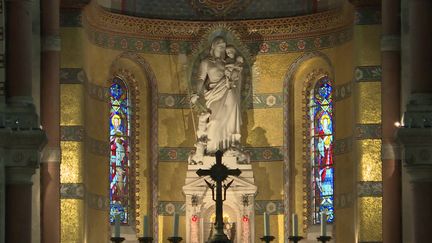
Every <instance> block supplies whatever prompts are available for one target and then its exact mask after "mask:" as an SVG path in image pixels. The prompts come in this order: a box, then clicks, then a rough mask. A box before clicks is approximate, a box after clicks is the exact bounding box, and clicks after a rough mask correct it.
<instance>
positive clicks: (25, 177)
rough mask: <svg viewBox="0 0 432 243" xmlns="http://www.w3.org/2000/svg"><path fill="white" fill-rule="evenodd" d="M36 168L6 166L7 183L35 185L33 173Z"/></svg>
mask: <svg viewBox="0 0 432 243" xmlns="http://www.w3.org/2000/svg"><path fill="white" fill-rule="evenodd" d="M35 170H36V168H32V167H6V169H5V175H6V176H5V177H6V184H14V185H16V184H27V185H33V175H34V173H35Z"/></svg>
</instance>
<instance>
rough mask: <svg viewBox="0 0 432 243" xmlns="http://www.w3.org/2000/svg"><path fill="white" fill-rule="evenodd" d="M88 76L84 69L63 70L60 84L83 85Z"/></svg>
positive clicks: (61, 70)
mask: <svg viewBox="0 0 432 243" xmlns="http://www.w3.org/2000/svg"><path fill="white" fill-rule="evenodd" d="M86 81H87V76H86V74H85V71H84V69H82V68H61V69H60V84H83V83H85V82H86Z"/></svg>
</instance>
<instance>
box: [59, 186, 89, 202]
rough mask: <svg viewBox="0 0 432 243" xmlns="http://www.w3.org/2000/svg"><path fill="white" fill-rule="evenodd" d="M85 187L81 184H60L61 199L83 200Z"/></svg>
mask: <svg viewBox="0 0 432 243" xmlns="http://www.w3.org/2000/svg"><path fill="white" fill-rule="evenodd" d="M84 195H85V186H84V184H82V183H62V184H61V185H60V198H61V199H84Z"/></svg>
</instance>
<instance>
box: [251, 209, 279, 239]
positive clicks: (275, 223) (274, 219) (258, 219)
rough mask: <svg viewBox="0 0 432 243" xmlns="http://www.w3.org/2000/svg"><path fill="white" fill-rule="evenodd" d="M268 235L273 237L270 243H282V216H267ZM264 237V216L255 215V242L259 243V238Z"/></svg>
mask: <svg viewBox="0 0 432 243" xmlns="http://www.w3.org/2000/svg"><path fill="white" fill-rule="evenodd" d="M269 221H270V222H269V224H270V225H269V226H270V232H269V233H270V235H273V236H275V238H276V239H275V240H274V241H272V242H277V243H283V242H284V226H283V215H270V216H269ZM263 235H264V216H263V215H255V242H261V239H260V238H261V237H262V236H263Z"/></svg>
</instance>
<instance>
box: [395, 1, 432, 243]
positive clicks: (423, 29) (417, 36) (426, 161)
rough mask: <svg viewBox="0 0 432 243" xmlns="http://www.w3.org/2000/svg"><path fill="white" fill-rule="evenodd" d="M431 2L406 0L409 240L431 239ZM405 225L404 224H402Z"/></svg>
mask: <svg viewBox="0 0 432 243" xmlns="http://www.w3.org/2000/svg"><path fill="white" fill-rule="evenodd" d="M431 9H432V1H429V0H410V1H408V17H407V19H404V18H403V19H402V22H403V23H405V22H406V23H407V24H406V27H405V28H404V29H403V31H407V34H408V35H409V38H408V48H407V54H408V56H409V59H408V61H409V62H408V63H409V71H408V72H409V74H408V77H409V78H408V79H407V80H404V81H405V82H410V85H411V94H410V96H409V102H408V104H407V106H406V112H405V114H404V127H402V128H401V129H399V130H398V134H397V136H398V139H399V140H400V142H401V143H402V144H403V146H404V157H403V160H404V167H405V168H404V169H405V170H406V171H407V173H408V175H409V177H410V186H411V194H412V198H411V204H412V208H411V211H412V218H413V220H412V222H406V224H405V225H406V227H411V229H412V232H413V239H412V242H414V243H423V242H429V241H430V233H431V232H430V229H432V221H430V218H432V208H431V206H430V205H431V203H432V75H431V74H430V71H429V70H430V68H431V66H432V55H431V54H432V45H431V43H432V29H431V28H430V23H432V14H431V12H430V10H431ZM404 227H405V226H404Z"/></svg>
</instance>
